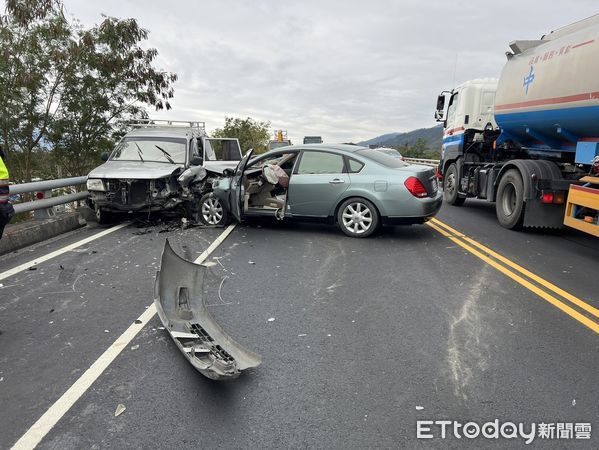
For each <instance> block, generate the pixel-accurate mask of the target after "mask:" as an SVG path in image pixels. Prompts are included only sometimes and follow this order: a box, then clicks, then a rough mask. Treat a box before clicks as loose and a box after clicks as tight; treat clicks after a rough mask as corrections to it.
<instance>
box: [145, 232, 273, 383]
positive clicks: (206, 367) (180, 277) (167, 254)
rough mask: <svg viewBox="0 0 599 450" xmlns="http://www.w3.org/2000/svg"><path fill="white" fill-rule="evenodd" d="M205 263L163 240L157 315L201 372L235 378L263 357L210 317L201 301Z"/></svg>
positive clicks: (156, 290)
mask: <svg viewBox="0 0 599 450" xmlns="http://www.w3.org/2000/svg"><path fill="white" fill-rule="evenodd" d="M205 275H206V267H204V266H201V265H198V264H194V263H192V262H190V261H187V260H185V259H183V258H181V257H180V256H179V255H177V254H176V253H175V251H174V250H173V249H172V247H171V246H170V243H169V241H168V239H167V240H166V242H165V244H164V250H163V252H162V262H161V266H160V270H159V271H158V272H157V273H156V281H155V284H154V303H155V305H156V309H157V311H158V316H159V317H160V320H161V321H162V323H163V324H164V327H165V328H166V330H167V331H168V332H169V334H170V336H171V338H172V339H173V341H175V344H177V347H178V348H179V350H180V351H181V353H183V354H184V355H185V357H186V358H187V360H188V361H189V362H190V363H191V365H192V366H193V367H195V369H196V370H198V371H199V372H200V373H201V374H202V375H204V376H205V377H208V378H210V379H212V380H222V379H230V378H236V377H238V376H239V374H240V373H241V371H242V370H245V369H249V368H251V367H256V366H258V365H259V364H260V363H261V361H262V359H261V358H260V356H259V355H257V354H255V353H254V352H251V351H249V350H247V349H245V348H244V347H242V346H241V345H240V344H238V343H237V342H235V340H233V338H231V336H229V335H228V334H227V333H226V332H225V331H224V330H223V329H222V328H221V327H220V325H219V324H218V323H217V322H216V320H215V319H214V318H213V317H212V314H210V312H209V311H208V309H207V308H206V305H205V302H204V298H205V295H204V279H205Z"/></svg>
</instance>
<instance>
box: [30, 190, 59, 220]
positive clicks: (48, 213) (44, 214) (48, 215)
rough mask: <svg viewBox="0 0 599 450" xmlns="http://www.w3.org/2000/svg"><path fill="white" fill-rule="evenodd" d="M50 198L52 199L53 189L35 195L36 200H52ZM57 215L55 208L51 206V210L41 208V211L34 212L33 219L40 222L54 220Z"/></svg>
mask: <svg viewBox="0 0 599 450" xmlns="http://www.w3.org/2000/svg"><path fill="white" fill-rule="evenodd" d="M38 194H42V195H40V196H38ZM50 197H52V189H50V190H46V191H42V192H38V193H36V195H35V198H36V200H42V199H45V198H50ZM55 214H56V213H55V211H54V207H53V206H51V207H49V208H41V209H35V210H33V218H34V219H38V220H41V219H52V218H53V217H54V216H55Z"/></svg>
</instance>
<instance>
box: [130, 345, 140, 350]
mask: <svg viewBox="0 0 599 450" xmlns="http://www.w3.org/2000/svg"><path fill="white" fill-rule="evenodd" d="M138 348H139V344H135V345H132V346H131V350H137V349H138Z"/></svg>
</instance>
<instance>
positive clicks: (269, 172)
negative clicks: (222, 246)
mask: <svg viewBox="0 0 599 450" xmlns="http://www.w3.org/2000/svg"><path fill="white" fill-rule="evenodd" d="M251 156H252V151H251V150H250V151H249V152H248V153H247V154H246V155H245V156H244V157H243V159H242V160H241V161H240V162H239V165H238V166H237V168H236V169H235V171H233V170H227V171H226V172H225V174H224V175H225V176H224V177H223V178H221V179H219V180H216V181H215V182H214V184H213V195H214V199H215V200H217V201H218V203H219V207H221V208H223V210H224V211H227V212H228V213H230V214H232V216H233V217H234V218H235V219H237V220H238V221H243V220H244V219H245V218H248V217H256V216H266V217H274V218H276V219H279V220H289V219H299V220H318V221H328V222H332V223H337V224H338V225H339V227H340V228H341V230H342V231H343V232H344V233H345V234H346V235H348V236H351V237H367V236H370V235H371V234H372V233H374V232H375V231H376V230H377V229H378V228H379V227H380V226H381V225H398V224H414V223H423V222H425V221H427V220H429V219H430V218H432V217H433V216H434V215H435V214H436V213H437V212H438V211H439V208H440V207H441V202H442V194H441V192H439V189H438V186H437V180H436V178H435V173H434V169H433V168H431V167H428V166H421V165H413V164H407V163H405V162H403V161H402V160H400V159H398V158H394V157H392V156H389V155H386V154H385V153H382V152H379V151H377V150H373V149H369V148H365V147H360V146H355V145H328V144H320V145H318V144H311V145H298V146H289V147H284V148H278V149H276V150H274V151H271V152H268V153H265V154H263V155H260V156H258V157H256V158H253V159H251V160H250V158H251Z"/></svg>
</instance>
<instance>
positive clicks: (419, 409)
mask: <svg viewBox="0 0 599 450" xmlns="http://www.w3.org/2000/svg"><path fill="white" fill-rule="evenodd" d="M416 409H417V410H418V411H422V410H423V409H424V406H417V407H416Z"/></svg>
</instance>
